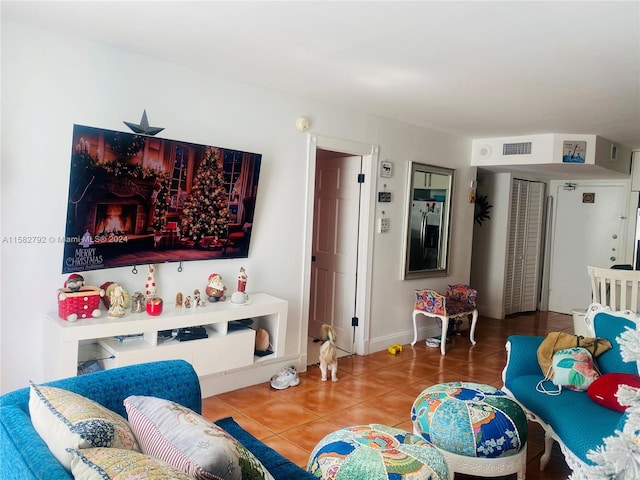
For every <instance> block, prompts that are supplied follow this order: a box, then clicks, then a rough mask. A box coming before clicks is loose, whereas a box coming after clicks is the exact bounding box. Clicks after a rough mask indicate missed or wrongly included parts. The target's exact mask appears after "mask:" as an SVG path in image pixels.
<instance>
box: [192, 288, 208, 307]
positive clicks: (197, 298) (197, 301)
mask: <svg viewBox="0 0 640 480" xmlns="http://www.w3.org/2000/svg"><path fill="white" fill-rule="evenodd" d="M205 305H206V303H204V300H203V299H202V296H201V295H200V289H198V288H196V289H195V290H194V291H193V306H194V307H204V306H205Z"/></svg>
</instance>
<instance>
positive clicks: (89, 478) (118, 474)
mask: <svg viewBox="0 0 640 480" xmlns="http://www.w3.org/2000/svg"><path fill="white" fill-rule="evenodd" d="M69 453H70V454H71V455H73V457H72V460H71V473H73V478H74V479H75V480H142V479H144V480H167V479H172V480H193V479H192V478H191V477H190V476H189V475H187V474H186V473H183V472H181V471H179V470H177V469H175V468H173V467H172V466H171V465H169V464H168V463H166V462H163V461H162V460H158V459H156V458H152V457H149V456H147V455H143V454H142V453H138V452H134V451H132V450H121V449H119V448H85V449H82V450H74V449H71V448H70V449H69Z"/></svg>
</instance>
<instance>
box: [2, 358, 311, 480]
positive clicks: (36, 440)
mask: <svg viewBox="0 0 640 480" xmlns="http://www.w3.org/2000/svg"><path fill="white" fill-rule="evenodd" d="M45 385H51V386H55V387H59V388H63V389H65V390H70V391H72V392H75V393H78V394H80V395H83V396H85V397H87V398H90V399H92V400H94V401H96V402H98V403H100V404H101V405H103V406H104V407H106V408H108V409H110V410H112V411H114V412H117V413H118V414H120V415H122V416H123V417H124V418H127V415H126V411H125V409H124V405H123V400H124V399H125V398H126V397H128V396H130V395H145V396H154V397H160V398H165V399H167V400H172V401H174V402H176V403H179V404H181V405H184V406H185V407H188V408H190V409H191V410H193V411H195V412H197V413H201V411H202V399H201V392H200V383H199V381H198V376H197V375H196V373H195V371H194V369H193V367H192V366H191V365H190V364H189V363H187V362H185V361H182V360H167V361H161V362H152V363H145V364H139V365H133V366H128V367H121V368H115V369H111V370H104V371H100V372H95V373H90V374H87V375H81V376H78V377H72V378H67V379H64V380H58V381H54V382H49V383H47V384H45ZM216 424H218V425H219V426H220V427H222V428H223V429H224V430H226V431H227V432H228V433H229V434H231V435H232V436H233V437H235V438H236V439H237V440H238V441H239V442H240V443H242V444H243V445H244V446H245V447H246V448H247V449H248V450H249V451H251V452H252V453H253V454H254V455H255V456H256V457H257V458H258V459H259V460H260V461H261V462H262V464H263V465H264V466H265V467H266V468H267V470H269V472H270V473H271V474H272V475H273V477H274V478H276V479H292V478H296V479H314V478H315V477H314V476H313V475H311V474H310V473H308V472H306V471H305V470H303V469H301V468H300V467H298V466H297V465H295V464H294V463H292V462H291V461H289V460H287V459H286V458H284V457H283V456H281V455H280V454H279V453H277V452H276V451H274V450H273V449H271V448H269V447H268V446H267V445H265V444H264V443H262V442H260V441H259V440H257V439H256V438H255V437H254V436H252V435H251V434H250V433H248V432H247V431H246V430H244V429H243V428H242V427H240V425H238V424H237V423H236V422H235V421H234V420H233V419H232V418H224V419H221V420H218V421H216ZM0 452H1V455H0V478H2V479H3V480H12V479H16V480H18V479H19V480H25V479H38V480H58V479H72V478H73V477H72V475H71V473H70V472H68V471H67V470H66V469H65V468H64V467H63V466H62V465H61V464H60V463H58V461H57V460H56V459H55V457H54V456H53V455H52V454H51V452H50V451H49V449H48V447H47V445H46V444H45V443H44V441H43V440H42V439H41V438H40V436H39V435H38V433H37V432H36V431H35V429H34V428H33V425H32V424H31V419H30V416H29V388H23V389H20V390H16V391H14V392H10V393H7V394H5V395H3V396H1V397H0Z"/></svg>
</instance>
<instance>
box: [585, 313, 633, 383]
mask: <svg viewBox="0 0 640 480" xmlns="http://www.w3.org/2000/svg"><path fill="white" fill-rule="evenodd" d="M593 326H594V330H595V332H596V337H599V338H606V339H608V340H609V341H610V342H611V348H610V349H609V350H607V351H606V352H604V353H603V354H602V355H600V356H597V358H596V361H597V362H598V367H599V368H600V372H601V373H633V374H635V375H638V366H637V364H636V362H625V361H624V360H622V354H621V352H620V344H619V343H618V342H617V341H616V339H617V338H618V337H619V336H620V335H621V334H622V333H624V331H625V330H626V329H627V328H630V329H632V330H635V329H636V323H635V322H633V321H632V320H629V319H626V318H622V317H619V316H617V315H611V314H610V313H607V312H598V313H597V314H596V315H595V316H594V317H593Z"/></svg>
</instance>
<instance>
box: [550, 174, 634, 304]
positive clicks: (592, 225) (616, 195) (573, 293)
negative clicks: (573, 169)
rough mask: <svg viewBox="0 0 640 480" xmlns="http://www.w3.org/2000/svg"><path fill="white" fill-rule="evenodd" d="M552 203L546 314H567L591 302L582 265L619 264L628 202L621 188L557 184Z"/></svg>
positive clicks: (607, 265)
mask: <svg viewBox="0 0 640 480" xmlns="http://www.w3.org/2000/svg"><path fill="white" fill-rule="evenodd" d="M556 198H557V202H556V218H555V222H554V227H553V228H554V232H555V233H554V235H553V247H552V248H553V253H552V257H551V265H550V274H549V310H551V311H553V312H560V313H571V310H573V309H575V308H581V309H584V308H586V307H588V306H589V304H590V303H591V285H590V283H589V277H588V275H587V265H595V266H598V267H605V268H610V267H611V266H612V265H614V264H616V263H621V262H620V261H619V258H620V254H622V250H621V249H622V246H623V243H622V242H623V238H622V237H623V232H624V227H625V219H626V215H627V213H626V208H627V202H626V201H625V198H626V197H625V189H624V187H623V186H622V185H588V184H584V185H577V186H576V188H575V189H568V188H565V187H564V186H563V185H559V186H558V191H557V194H556Z"/></svg>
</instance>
